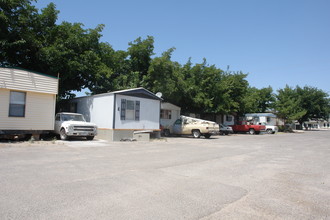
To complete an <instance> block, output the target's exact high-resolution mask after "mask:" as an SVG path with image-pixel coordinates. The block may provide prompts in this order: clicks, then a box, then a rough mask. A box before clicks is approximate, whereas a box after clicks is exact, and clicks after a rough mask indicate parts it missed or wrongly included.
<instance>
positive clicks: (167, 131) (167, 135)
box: [164, 129, 170, 137]
mask: <svg viewBox="0 0 330 220" xmlns="http://www.w3.org/2000/svg"><path fill="white" fill-rule="evenodd" d="M164 136H165V137H169V136H170V130H168V129H165V130H164Z"/></svg>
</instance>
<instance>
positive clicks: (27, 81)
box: [0, 68, 58, 94]
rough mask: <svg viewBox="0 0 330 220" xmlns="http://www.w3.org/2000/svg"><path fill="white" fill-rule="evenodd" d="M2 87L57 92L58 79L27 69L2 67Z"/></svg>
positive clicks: (0, 72) (0, 83) (0, 85)
mask: <svg viewBox="0 0 330 220" xmlns="http://www.w3.org/2000/svg"><path fill="white" fill-rule="evenodd" d="M0 88H5V89H11V90H20V91H30V92H41V93H49V94H57V90H58V79H57V78H53V77H50V76H44V75H41V74H38V73H33V72H29V71H27V70H20V69H13V68H0Z"/></svg>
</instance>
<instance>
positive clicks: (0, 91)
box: [0, 68, 58, 137]
mask: <svg viewBox="0 0 330 220" xmlns="http://www.w3.org/2000/svg"><path fill="white" fill-rule="evenodd" d="M57 92H58V78H57V77H52V76H48V75H45V74H41V73H36V72H31V71H28V70H23V69H18V68H0V135H20V134H22V135H26V134H31V135H35V136H36V137H38V135H39V134H41V133H43V132H46V131H52V130H54V115H55V102H56V95H57Z"/></svg>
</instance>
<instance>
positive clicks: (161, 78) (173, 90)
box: [142, 48, 181, 104]
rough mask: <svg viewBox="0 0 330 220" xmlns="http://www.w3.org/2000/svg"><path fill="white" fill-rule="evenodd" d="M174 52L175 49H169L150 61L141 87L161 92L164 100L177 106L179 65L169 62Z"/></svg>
mask: <svg viewBox="0 0 330 220" xmlns="http://www.w3.org/2000/svg"><path fill="white" fill-rule="evenodd" d="M174 50H175V48H171V49H169V50H167V51H165V52H163V54H162V56H160V57H155V58H154V59H153V60H152V61H151V63H150V67H149V70H148V74H147V75H145V76H144V77H143V82H142V86H144V87H145V88H146V89H148V90H150V91H152V92H154V93H157V92H161V93H162V94H163V98H164V99H165V100H167V101H170V102H172V103H174V104H178V103H179V98H180V94H179V91H180V86H179V84H178V82H179V79H180V77H181V76H180V71H179V70H180V65H179V64H178V63H177V62H173V61H171V55H172V53H173V51H174Z"/></svg>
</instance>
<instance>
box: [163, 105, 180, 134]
mask: <svg viewBox="0 0 330 220" xmlns="http://www.w3.org/2000/svg"><path fill="white" fill-rule="evenodd" d="M180 112H181V108H180V107H179V106H176V105H173V104H171V103H169V102H162V103H161V107H160V125H161V126H162V128H170V127H171V126H173V124H174V122H175V121H176V120H177V119H179V118H180V114H181V113H180Z"/></svg>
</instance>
